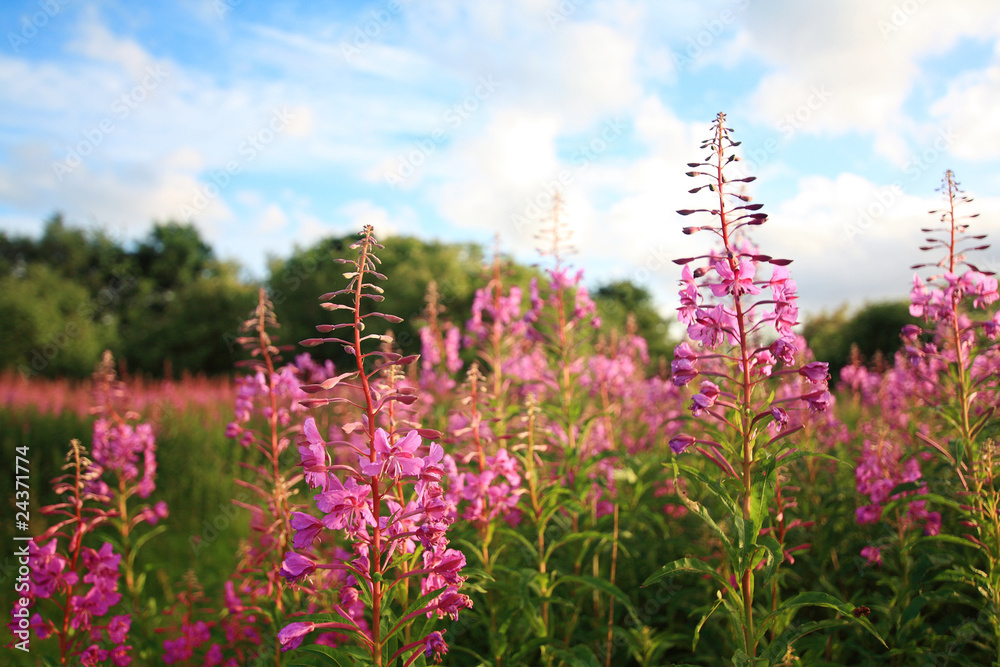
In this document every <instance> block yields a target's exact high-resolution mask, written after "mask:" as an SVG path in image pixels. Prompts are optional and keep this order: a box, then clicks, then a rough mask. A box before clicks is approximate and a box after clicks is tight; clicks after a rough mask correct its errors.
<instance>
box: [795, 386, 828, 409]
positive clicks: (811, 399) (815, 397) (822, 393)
mask: <svg viewBox="0 0 1000 667" xmlns="http://www.w3.org/2000/svg"><path fill="white" fill-rule="evenodd" d="M802 400H803V401H805V402H806V403H807V404H808V405H809V411H810V412H822V411H823V410H826V409H827V408H828V407H829V406H830V401H831V400H832V397H831V396H830V392H829V391H827V390H826V389H817V390H816V391H811V392H809V393H808V394H803V395H802Z"/></svg>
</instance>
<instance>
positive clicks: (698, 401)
mask: <svg viewBox="0 0 1000 667" xmlns="http://www.w3.org/2000/svg"><path fill="white" fill-rule="evenodd" d="M718 397H719V386H718V385H717V384H715V383H714V382H709V381H708V380H705V381H704V382H702V383H701V390H700V391H699V392H698V393H697V394H695V395H694V396H692V397H691V401H692V402H691V414H692V415H694V416H695V417H697V416H699V415H701V413H702V411H704V410H707V409H709V408H710V407H712V406H713V405H715V400H716V399H717V398H718Z"/></svg>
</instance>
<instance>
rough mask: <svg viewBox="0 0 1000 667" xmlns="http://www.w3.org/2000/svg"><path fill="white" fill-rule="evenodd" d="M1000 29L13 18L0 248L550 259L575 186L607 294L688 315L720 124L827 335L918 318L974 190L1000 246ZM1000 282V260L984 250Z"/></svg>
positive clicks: (504, 19)
mask: <svg viewBox="0 0 1000 667" xmlns="http://www.w3.org/2000/svg"><path fill="white" fill-rule="evenodd" d="M998 108H1000V4H998V3H996V2H995V0H965V1H963V2H961V3H944V2H940V1H938V2H933V1H931V0H924V1H920V0H905V1H899V0H838V1H837V2H825V3H818V2H817V3H814V2H802V1H801V0H715V1H703V0H693V1H680V0H672V1H671V2H662V3H653V2H642V1H640V0H607V1H602V0H510V1H508V2H469V1H466V0H425V1H418V0H408V1H403V0H391V1H390V0H383V1H381V2H373V3H367V2H336V3H320V2H272V3H261V2H250V1H249V0H241V1H237V0H179V1H178V2H173V3H148V4H137V3H126V2H112V1H106V2H86V1H85V0H29V1H24V2H21V1H17V0H15V1H7V2H4V3H3V5H2V6H0V229H3V230H5V231H7V232H8V233H16V234H31V235H36V234H38V233H39V232H40V230H41V228H42V225H43V222H44V220H45V219H46V218H48V217H49V216H50V215H51V214H52V213H54V212H56V211H60V212H62V213H63V214H64V215H65V216H66V217H67V219H68V220H69V221H71V222H72V223H75V224H78V225H82V226H85V227H99V228H102V229H104V230H106V231H107V232H109V233H111V234H113V235H115V236H116V237H119V238H121V239H122V240H129V239H135V238H138V237H140V236H142V235H143V234H144V233H145V232H146V231H148V229H149V227H150V225H151V224H152V222H153V221H154V220H155V221H164V220H170V219H175V220H184V221H191V222H193V223H194V224H196V225H197V226H198V227H199V229H200V230H201V231H202V233H203V235H204V236H205V238H206V239H208V240H209V241H210V242H211V243H212V245H213V246H214V247H215V249H216V251H217V252H218V253H219V254H220V255H221V256H223V257H225V258H232V259H237V260H239V261H240V262H241V263H242V265H243V266H245V267H246V268H247V270H248V271H249V272H250V273H253V274H255V275H258V276H260V275H262V274H263V272H264V267H265V266H266V259H267V257H268V256H269V255H271V256H274V255H279V256H280V255H284V254H287V253H288V252H289V251H290V250H291V249H292V248H293V247H294V246H296V245H298V246H307V245H310V244H312V243H314V242H316V241H317V240H318V239H320V238H322V237H323V236H326V235H330V234H343V233H346V232H352V231H355V230H357V229H359V228H360V227H361V226H362V225H364V224H369V223H370V224H374V225H375V227H376V231H377V232H378V233H380V234H381V235H382V236H386V235H389V234H408V235H416V236H420V237H423V238H437V239H442V240H447V241H477V242H482V243H484V244H489V243H490V242H491V241H492V239H493V237H494V235H495V234H497V233H499V235H500V240H501V244H502V247H503V248H504V249H505V250H506V251H508V252H511V253H513V254H514V255H515V256H517V257H518V258H519V259H522V260H524V261H534V260H535V258H536V255H535V253H534V231H535V228H536V226H537V225H538V224H539V222H540V218H541V216H542V215H544V214H545V213H546V212H547V210H548V207H549V206H550V205H551V196H550V193H551V192H553V191H555V189H556V188H558V189H560V190H561V191H562V192H563V194H564V196H565V198H566V201H567V214H568V218H569V222H570V224H571V226H572V227H573V229H574V233H575V244H576V246H577V247H578V249H579V253H578V255H576V256H575V257H574V258H573V261H574V263H576V264H577V265H579V266H582V267H584V268H585V269H586V270H587V276H588V282H589V283H591V284H600V283H602V282H606V281H609V280H615V279H631V280H635V281H636V282H640V283H642V284H644V285H646V286H648V287H649V288H650V289H651V290H652V291H653V292H654V293H655V294H656V296H657V301H658V303H659V304H660V305H661V306H662V307H663V308H664V309H665V310H667V309H670V308H672V307H673V306H674V305H675V302H676V285H677V280H678V278H679V270H678V268H677V267H676V266H675V265H673V264H671V263H669V259H670V258H673V257H681V256H686V255H691V254H701V253H702V252H703V251H704V250H705V244H706V243H708V242H709V238H708V237H706V236H704V235H701V236H699V235H695V236H693V237H685V236H683V235H682V234H681V232H680V229H681V227H682V226H683V223H682V219H681V218H679V216H677V215H676V214H675V213H674V211H676V210H677V209H679V208H693V207H697V206H698V204H699V200H698V198H697V197H694V196H692V195H689V194H687V190H688V189H689V188H690V187H692V186H693V185H694V183H693V182H691V181H690V179H687V178H685V177H684V172H685V171H687V168H686V167H685V163H686V162H692V161H696V160H699V159H701V158H702V157H703V156H702V154H701V151H699V150H698V144H699V143H700V141H701V140H702V139H704V138H705V137H706V136H707V134H708V129H709V125H710V123H711V121H712V119H713V118H714V116H715V114H716V112H718V111H724V112H726V113H727V115H728V118H729V125H730V126H731V127H733V128H734V130H735V132H736V135H737V137H738V138H740V139H742V140H743V146H742V148H743V150H744V157H745V167H746V168H747V171H748V173H752V174H754V175H757V176H758V177H759V178H758V180H757V181H756V182H755V183H753V184H752V185H751V186H750V187H749V194H751V195H752V196H753V197H754V199H755V201H757V202H758V203H762V204H764V211H765V212H768V213H769V214H770V216H771V220H770V222H769V223H768V224H767V225H765V226H764V227H762V228H760V229H759V231H757V232H755V236H754V240H755V241H757V243H758V244H759V245H760V246H761V248H762V250H763V251H764V252H767V253H768V254H771V255H775V256H783V257H789V258H791V259H793V260H795V261H794V263H793V264H792V266H791V269H792V275H793V277H794V278H795V279H796V280H797V282H798V284H799V291H800V306H801V308H802V309H803V310H804V311H805V312H816V311H818V310H821V309H829V308H833V307H836V306H837V305H839V304H841V303H850V304H852V305H860V304H861V303H863V302H864V301H866V300H879V299H885V298H903V297H905V296H906V294H907V292H908V289H909V284H910V276H911V272H910V271H909V269H908V268H907V267H909V266H910V265H912V264H915V263H917V262H920V261H925V259H926V258H923V257H921V256H920V253H919V252H918V250H917V247H918V246H919V245H920V242H921V235H920V233H919V228H920V227H921V226H926V225H927V224H929V223H932V222H933V219H932V218H931V217H929V216H928V215H927V211H928V209H931V208H935V207H936V206H937V205H938V203H939V201H940V200H939V199H938V197H939V195H938V194H937V193H936V192H935V188H936V187H938V185H939V183H940V180H941V177H942V174H943V172H944V170H945V169H953V170H955V172H956V174H957V176H958V178H959V180H960V181H961V183H962V184H963V186H964V187H965V189H966V190H967V191H968V192H969V193H970V194H971V195H973V196H974V197H975V198H976V201H975V204H974V206H975V210H976V211H978V212H980V213H982V217H980V218H979V219H978V220H977V222H976V229H977V231H979V232H982V233H990V234H991V237H992V238H994V239H996V237H997V234H998V233H1000V217H998V214H1000V194H998V193H1000V113H997V111H996V110H997V109H998ZM980 263H981V264H982V265H983V266H984V267H985V268H990V269H993V270H1000V250H993V249H990V250H988V251H986V252H985V253H983V255H982V256H981V258H980Z"/></svg>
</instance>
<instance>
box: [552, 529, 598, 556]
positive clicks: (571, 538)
mask: <svg viewBox="0 0 1000 667" xmlns="http://www.w3.org/2000/svg"><path fill="white" fill-rule="evenodd" d="M604 537H605V534H604V533H601V532H598V531H596V530H585V531H582V532H579V533H570V534H569V535H567V536H566V537H564V538H562V539H561V540H557V541H556V542H553V543H552V544H550V545H549V546H548V548H547V549H545V559H544V560H545V562H548V560H549V558H551V557H552V553H553V552H554V551H555V550H556V549H558V548H559V547H561V546H563V545H566V544H569V543H570V542H578V541H580V540H593V539H598V540H600V539H604Z"/></svg>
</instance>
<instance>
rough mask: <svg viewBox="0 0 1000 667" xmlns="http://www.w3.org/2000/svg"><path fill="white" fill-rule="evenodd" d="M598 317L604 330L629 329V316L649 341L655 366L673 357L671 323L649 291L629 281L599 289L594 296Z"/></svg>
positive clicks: (650, 355) (621, 331)
mask: <svg viewBox="0 0 1000 667" xmlns="http://www.w3.org/2000/svg"><path fill="white" fill-rule="evenodd" d="M594 303H596V304H597V314H598V315H600V316H601V320H602V321H603V324H604V326H603V327H602V329H603V330H604V331H610V330H615V331H618V332H619V333H624V332H625V331H626V330H627V321H628V316H629V315H632V316H633V318H634V321H635V326H636V333H637V334H639V335H640V336H642V337H643V338H645V339H646V343H647V344H648V346H649V358H650V361H651V362H652V363H653V364H656V363H658V362H657V360H658V359H659V358H660V357H662V358H664V359H670V358H672V356H673V347H674V341H672V340H671V339H670V334H669V329H670V323H669V322H668V321H667V319H666V318H665V317H663V316H662V315H661V314H660V312H659V311H658V310H657V309H656V306H655V305H654V304H653V297H652V295H651V294H650V293H649V290H648V289H646V288H645V287H642V286H640V285H636V284H634V283H632V282H631V281H628V280H619V281H616V282H612V283H608V284H607V285H602V286H601V287H599V288H597V291H596V292H595V293H594Z"/></svg>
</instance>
